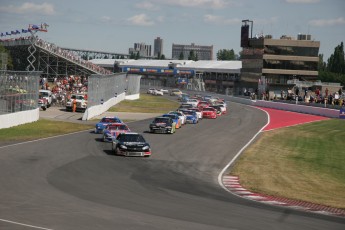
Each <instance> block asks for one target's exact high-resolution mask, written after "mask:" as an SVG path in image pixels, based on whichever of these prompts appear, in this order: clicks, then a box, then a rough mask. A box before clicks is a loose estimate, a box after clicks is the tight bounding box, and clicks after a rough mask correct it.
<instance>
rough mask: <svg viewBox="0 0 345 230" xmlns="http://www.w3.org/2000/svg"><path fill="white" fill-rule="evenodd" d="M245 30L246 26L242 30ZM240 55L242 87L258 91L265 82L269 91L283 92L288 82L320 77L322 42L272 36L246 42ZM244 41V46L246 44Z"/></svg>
mask: <svg viewBox="0 0 345 230" xmlns="http://www.w3.org/2000/svg"><path fill="white" fill-rule="evenodd" d="M242 27H243V26H242ZM243 34H245V36H249V35H248V33H242V37H241V41H242V42H241V46H242V48H243V50H242V53H241V61H242V70H241V80H240V87H247V88H248V87H249V88H254V89H255V88H258V82H259V81H261V83H263V82H262V81H264V84H266V89H267V88H269V89H270V90H271V89H284V88H286V87H287V86H288V85H289V84H288V80H291V79H299V80H302V81H313V80H316V79H317V76H318V61H319V57H318V55H319V47H320V42H319V41H314V40H311V36H310V35H301V34H299V35H298V38H297V39H296V38H293V37H288V36H285V35H283V36H281V37H280V38H279V39H273V38H272V36H271V35H266V36H263V35H261V36H255V37H253V38H251V37H248V38H247V39H248V40H247V41H246V39H243ZM243 41H245V42H243Z"/></svg>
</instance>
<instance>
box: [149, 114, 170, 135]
mask: <svg viewBox="0 0 345 230" xmlns="http://www.w3.org/2000/svg"><path fill="white" fill-rule="evenodd" d="M175 131H176V123H175V122H174V121H173V119H171V118H170V117H156V118H154V119H153V121H152V122H151V123H150V132H151V133H157V132H158V133H171V134H173V133H175Z"/></svg>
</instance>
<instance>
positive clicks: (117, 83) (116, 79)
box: [88, 73, 141, 107]
mask: <svg viewBox="0 0 345 230" xmlns="http://www.w3.org/2000/svg"><path fill="white" fill-rule="evenodd" d="M140 78H141V76H140V75H135V74H128V75H127V74H124V73H119V74H112V75H98V74H93V75H91V76H90V77H89V79H88V98H89V99H88V107H92V106H94V105H99V104H103V103H104V102H106V101H108V100H109V99H111V98H113V97H116V96H117V95H120V94H122V93H125V92H126V95H134V94H138V93H139V91H140Z"/></svg>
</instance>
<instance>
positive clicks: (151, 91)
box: [147, 88, 156, 94]
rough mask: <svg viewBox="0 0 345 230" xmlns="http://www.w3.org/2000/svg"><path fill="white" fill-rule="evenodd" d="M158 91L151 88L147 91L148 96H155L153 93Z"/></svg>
mask: <svg viewBox="0 0 345 230" xmlns="http://www.w3.org/2000/svg"><path fill="white" fill-rule="evenodd" d="M155 90H156V89H155V88H149V89H148V90H147V94H153V92H154V91H155Z"/></svg>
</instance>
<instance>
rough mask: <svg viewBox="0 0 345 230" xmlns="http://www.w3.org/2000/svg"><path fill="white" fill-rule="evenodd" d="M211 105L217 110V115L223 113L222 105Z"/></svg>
mask: <svg viewBox="0 0 345 230" xmlns="http://www.w3.org/2000/svg"><path fill="white" fill-rule="evenodd" d="M210 107H211V108H214V109H215V110H216V111H217V116H221V115H222V114H223V111H222V109H221V105H210Z"/></svg>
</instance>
